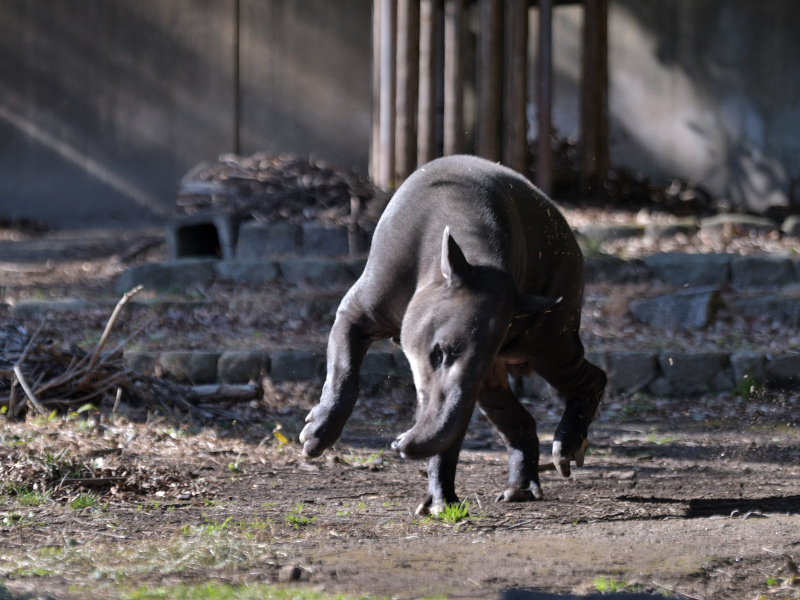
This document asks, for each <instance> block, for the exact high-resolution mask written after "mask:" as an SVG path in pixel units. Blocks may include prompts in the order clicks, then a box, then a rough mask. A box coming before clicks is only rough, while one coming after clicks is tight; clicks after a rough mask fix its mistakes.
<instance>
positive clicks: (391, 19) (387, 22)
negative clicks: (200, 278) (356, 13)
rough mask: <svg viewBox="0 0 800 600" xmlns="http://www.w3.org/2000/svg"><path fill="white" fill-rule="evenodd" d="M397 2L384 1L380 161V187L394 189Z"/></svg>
mask: <svg viewBox="0 0 800 600" xmlns="http://www.w3.org/2000/svg"><path fill="white" fill-rule="evenodd" d="M396 9H397V4H396V0H381V14H380V18H381V64H380V69H381V77H380V145H379V146H380V148H379V151H380V162H379V165H378V180H377V184H378V186H379V187H381V188H382V189H384V190H389V189H391V188H393V187H394V158H395V157H394V124H395V114H394V105H395V33H396V18H397V12H396Z"/></svg>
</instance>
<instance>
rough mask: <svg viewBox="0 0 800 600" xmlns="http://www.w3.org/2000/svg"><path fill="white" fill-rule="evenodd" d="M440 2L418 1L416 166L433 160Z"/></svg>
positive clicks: (430, 0)
mask: <svg viewBox="0 0 800 600" xmlns="http://www.w3.org/2000/svg"><path fill="white" fill-rule="evenodd" d="M441 1H442V0H421V5H420V26H419V32H420V33H419V110H418V111H417V119H418V121H417V123H418V124H417V166H418V167H420V166H422V165H424V164H425V163H427V162H430V161H432V160H433V159H434V158H436V51H437V47H438V44H437V34H438V31H439V23H438V21H439V19H438V17H439V7H440V5H441Z"/></svg>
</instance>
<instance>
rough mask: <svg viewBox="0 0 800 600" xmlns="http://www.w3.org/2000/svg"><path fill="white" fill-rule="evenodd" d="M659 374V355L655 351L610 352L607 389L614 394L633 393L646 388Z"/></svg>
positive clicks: (607, 362) (607, 360) (607, 368)
mask: <svg viewBox="0 0 800 600" xmlns="http://www.w3.org/2000/svg"><path fill="white" fill-rule="evenodd" d="M658 374H659V368H658V357H657V356H656V355H655V354H654V353H649V352H609V353H608V357H607V359H606V375H607V376H608V387H607V389H608V391H609V392H610V393H612V394H631V393H634V392H638V391H641V390H643V389H646V388H647V386H648V385H650V383H652V382H653V380H655V378H656V377H657V376H658Z"/></svg>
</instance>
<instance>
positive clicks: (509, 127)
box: [503, 0, 528, 174]
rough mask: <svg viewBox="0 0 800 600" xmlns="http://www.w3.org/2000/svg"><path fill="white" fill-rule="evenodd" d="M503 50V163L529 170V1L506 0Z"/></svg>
mask: <svg viewBox="0 0 800 600" xmlns="http://www.w3.org/2000/svg"><path fill="white" fill-rule="evenodd" d="M505 2H506V7H505V8H506V14H505V28H506V53H505V67H506V69H505V73H504V85H503V91H504V96H505V107H504V112H505V119H504V127H503V162H504V163H505V164H506V165H507V166H509V167H511V168H512V169H515V170H517V171H519V172H520V173H523V174H524V173H526V171H527V170H528V164H527V163H528V160H527V159H528V141H527V130H528V122H527V116H526V103H527V81H528V78H527V72H528V2H527V0H505Z"/></svg>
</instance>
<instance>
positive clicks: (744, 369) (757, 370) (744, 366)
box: [731, 352, 765, 386]
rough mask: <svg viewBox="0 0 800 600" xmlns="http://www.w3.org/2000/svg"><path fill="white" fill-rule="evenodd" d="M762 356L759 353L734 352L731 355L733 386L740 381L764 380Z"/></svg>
mask: <svg viewBox="0 0 800 600" xmlns="http://www.w3.org/2000/svg"><path fill="white" fill-rule="evenodd" d="M764 360H765V359H764V355H763V354H761V353H759V352H736V353H735V354H732V355H731V372H732V373H733V381H734V386H735V385H738V383H739V382H740V381H743V380H745V379H746V380H748V381H752V382H761V381H763V379H764Z"/></svg>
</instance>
